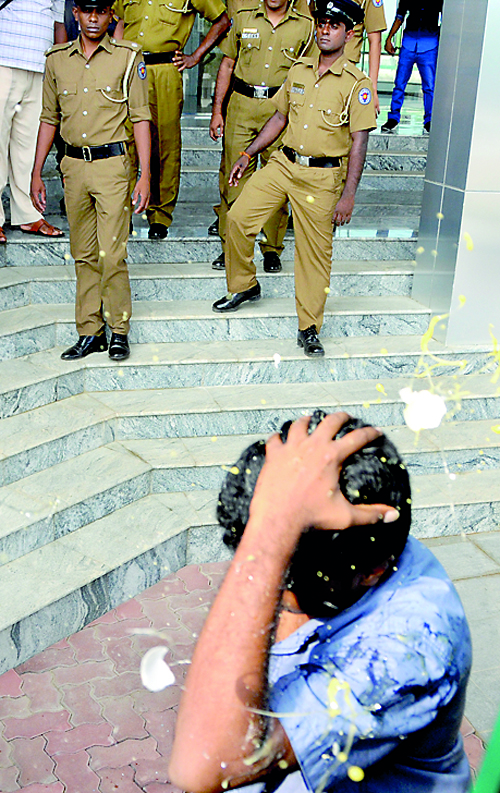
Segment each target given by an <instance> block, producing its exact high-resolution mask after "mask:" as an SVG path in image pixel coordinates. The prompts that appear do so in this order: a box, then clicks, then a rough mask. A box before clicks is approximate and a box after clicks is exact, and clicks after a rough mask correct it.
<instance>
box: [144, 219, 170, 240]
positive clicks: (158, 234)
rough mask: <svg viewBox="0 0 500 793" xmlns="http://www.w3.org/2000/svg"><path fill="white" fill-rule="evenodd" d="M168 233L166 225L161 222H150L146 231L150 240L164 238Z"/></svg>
mask: <svg viewBox="0 0 500 793" xmlns="http://www.w3.org/2000/svg"><path fill="white" fill-rule="evenodd" d="M167 234H168V227H167V226H164V225H163V223H151V225H150V227H149V231H148V237H149V239H150V240H164V239H165V237H166V236H167Z"/></svg>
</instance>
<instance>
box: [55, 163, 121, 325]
mask: <svg viewBox="0 0 500 793" xmlns="http://www.w3.org/2000/svg"><path fill="white" fill-rule="evenodd" d="M131 170H132V169H131V166H130V162H129V159H128V157H127V156H126V155H120V156H118V157H109V158H108V159H107V160H96V161H95V162H84V161H83V160H77V159H73V158H72V157H63V160H62V162H61V171H62V173H63V176H64V200H65V202H66V212H67V215H68V223H69V239H70V247H71V255H72V256H73V258H74V260H75V270H76V305H75V320H76V329H77V331H78V335H79V336H96V335H98V334H99V333H100V332H101V330H102V328H103V327H104V323H105V322H106V323H107V324H108V326H109V328H110V329H111V330H112V331H113V332H114V333H120V334H126V333H128V331H129V326H130V322H129V320H130V315H131V313H132V300H131V295H130V283H129V279H128V271H127V264H126V261H125V258H126V256H127V240H128V234H129V223H130V212H131V205H130V178H131Z"/></svg>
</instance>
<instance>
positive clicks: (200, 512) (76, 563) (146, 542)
mask: <svg viewBox="0 0 500 793" xmlns="http://www.w3.org/2000/svg"><path fill="white" fill-rule="evenodd" d="M215 501H216V491H213V490H204V491H196V490H194V491H193V492H190V493H186V492H182V493H175V492H174V493H155V494H150V495H147V496H144V497H143V498H140V499H139V500H137V501H135V502H133V503H131V504H128V505H126V506H124V507H122V508H121V509H117V510H116V511H114V512H113V513H111V514H109V515H107V516H105V517H102V518H100V519H98V520H95V521H93V522H91V523H89V524H86V525H84V526H82V527H81V528H79V529H77V530H75V531H73V532H71V533H69V534H66V535H64V536H61V537H59V538H58V539H56V540H54V541H53V542H51V543H49V544H47V545H44V546H42V547H40V548H37V549H35V550H32V551H31V552H29V553H27V554H26V555H25V556H23V557H20V558H18V559H15V560H13V561H11V562H8V563H7V564H5V565H4V566H3V568H2V576H1V578H0V656H1V658H2V661H1V665H0V673H2V672H4V671H6V670H8V669H10V668H12V667H13V666H16V665H18V664H20V663H22V662H23V661H25V660H26V659H27V658H30V657H31V656H32V655H34V654H36V653H38V652H40V651H41V650H42V649H44V648H45V647H48V646H50V645H52V644H54V643H55V642H57V641H59V640H60V639H62V638H64V637H65V636H67V635H68V634H71V633H74V632H76V631H78V630H80V629H81V628H82V627H83V626H84V625H86V624H88V623H89V622H91V621H92V620H94V619H96V618H97V617H99V616H101V615H102V614H104V613H105V612H107V611H109V610H110V609H112V608H113V607H115V606H117V605H118V604H120V603H122V602H124V601H125V600H128V599H129V598H131V597H133V596H134V595H136V594H138V593H139V592H140V591H143V590H144V589H146V588H147V587H150V586H152V585H153V584H155V583H157V582H158V581H159V580H161V578H163V577H164V576H165V575H167V574H168V573H169V572H172V571H175V570H178V569H179V568H181V567H183V566H184V565H186V564H189V563H201V562H210V561H215V560H217V561H220V560H221V559H223V558H227V556H228V551H227V549H225V547H224V546H223V544H222V542H221V539H220V530H219V529H218V527H216V526H215V520H214V508H215ZM413 505H414V523H413V533H414V534H415V535H416V536H419V537H426V536H431V537H432V536H434V534H433V533H431V534H429V531H431V532H432V531H433V530H434V531H435V527H436V525H437V524H438V522H439V523H441V521H444V522H445V525H446V529H448V531H447V533H450V534H451V533H459V532H460V531H461V530H462V528H464V529H465V530H470V529H472V530H475V531H476V532H477V531H481V532H483V531H484V532H488V531H492V530H495V529H497V528H498V518H499V514H500V480H499V477H498V474H497V472H496V471H482V472H480V473H478V472H470V473H466V474H462V475H459V476H457V477H456V479H454V480H452V479H450V478H449V476H448V475H446V474H431V475H428V476H421V477H419V478H418V487H415V488H414V494H413ZM451 505H453V506H452V507H451ZM471 510H472V511H473V512H474V516H475V519H474V520H473V522H472V524H471V521H470V516H471ZM478 515H481V520H480V521H479V522H478V520H477V516H478ZM139 521H140V525H141V530H140V531H138V522H139ZM486 539H487V538H486ZM477 541H478V542H479V544H481V538H480V537H478V539H477ZM55 571H57V575H54V572H55ZM41 581H43V586H40V582H41Z"/></svg>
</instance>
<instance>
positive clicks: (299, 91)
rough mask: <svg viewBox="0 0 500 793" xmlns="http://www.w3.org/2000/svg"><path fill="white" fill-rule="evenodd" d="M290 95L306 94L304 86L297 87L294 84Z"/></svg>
mask: <svg viewBox="0 0 500 793" xmlns="http://www.w3.org/2000/svg"><path fill="white" fill-rule="evenodd" d="M290 93H292V94H303V93H304V86H303V85H297V84H296V83H292V88H291V91H290Z"/></svg>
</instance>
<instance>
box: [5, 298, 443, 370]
mask: <svg viewBox="0 0 500 793" xmlns="http://www.w3.org/2000/svg"><path fill="white" fill-rule="evenodd" d="M224 291H225V290H224V289H222V294H224ZM429 318H430V311H429V309H428V308H426V307H425V306H422V305H421V304H420V303H417V302H416V301H414V300H412V299H411V298H410V297H406V296H405V295H382V296H379V297H376V298H371V297H369V296H368V297H366V296H365V297H363V296H361V297H360V296H356V295H354V296H348V297H331V298H330V297H329V298H328V300H327V303H326V309H325V319H324V325H323V329H322V333H323V335H324V336H325V337H326V338H328V337H332V336H357V335H388V334H392V333H394V334H411V333H424V331H425V330H426V328H427V325H428V322H429ZM296 333H297V316H296V313H295V301H294V299H293V298H286V297H267V296H265V295H264V299H262V300H260V301H259V302H257V303H255V304H252V305H250V306H246V305H244V306H242V307H241V308H240V309H239V311H238V312H235V313H234V314H232V315H231V316H230V317H228V316H226V315H223V314H215V313H214V312H213V311H212V301H210V300H208V301H207V300H182V301H157V302H153V301H139V302H137V303H135V305H134V307H133V322H132V326H131V330H130V341H131V343H132V344H144V343H152V342H157V343H160V342H179V341H205V340H212V341H241V340H244V339H247V340H248V339H261V338H278V339H286V338H292V339H293V338H295V336H296ZM74 338H75V330H74V307H73V305H72V304H69V303H60V304H56V305H42V304H38V305H36V306H21V307H19V308H12V309H9V310H7V311H3V312H1V313H0V360H6V359H10V358H17V357H19V356H22V355H28V354H30V353H33V352H39V351H41V350H47V349H50V348H51V347H55V346H56V345H59V344H66V345H67V344H70V343H71V342H72V341H74Z"/></svg>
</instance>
